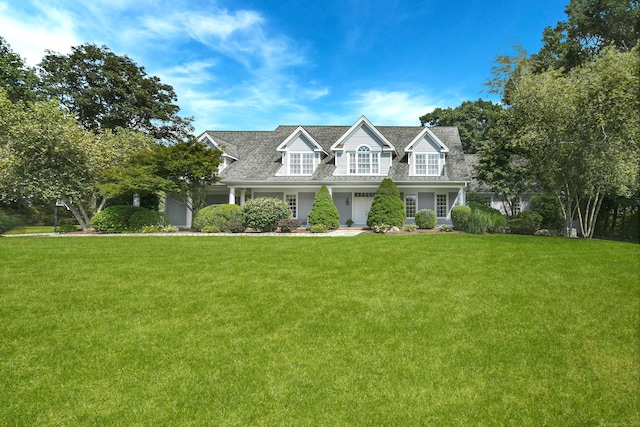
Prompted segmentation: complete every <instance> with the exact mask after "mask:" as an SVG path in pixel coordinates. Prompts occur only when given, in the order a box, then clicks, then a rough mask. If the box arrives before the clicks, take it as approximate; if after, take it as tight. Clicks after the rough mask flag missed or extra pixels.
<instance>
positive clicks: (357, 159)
mask: <svg viewBox="0 0 640 427" xmlns="http://www.w3.org/2000/svg"><path fill="white" fill-rule="evenodd" d="M379 159H380V157H379V153H377V152H375V151H371V149H370V148H369V147H367V146H366V145H362V146H360V147H358V151H357V152H353V151H352V152H350V153H349V163H350V165H349V173H353V174H359V175H371V174H377V173H379V170H380V166H379Z"/></svg>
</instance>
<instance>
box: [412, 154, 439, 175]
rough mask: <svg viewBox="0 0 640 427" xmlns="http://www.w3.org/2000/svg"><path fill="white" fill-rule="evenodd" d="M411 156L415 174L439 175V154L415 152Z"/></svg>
mask: <svg viewBox="0 0 640 427" xmlns="http://www.w3.org/2000/svg"><path fill="white" fill-rule="evenodd" d="M413 158H414V169H413V170H414V173H415V174H416V175H440V169H441V164H440V154H425V153H416V154H414V155H413Z"/></svg>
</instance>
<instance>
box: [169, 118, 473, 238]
mask: <svg viewBox="0 0 640 427" xmlns="http://www.w3.org/2000/svg"><path fill="white" fill-rule="evenodd" d="M198 139H199V140H201V141H204V142H206V143H207V144H208V145H209V146H210V147H212V148H218V149H220V150H221V151H222V153H223V154H222V160H223V162H222V163H221V165H220V167H219V171H218V173H219V174H220V176H221V180H220V182H219V183H217V184H216V185H214V186H212V187H211V189H210V192H209V194H208V196H207V202H208V203H209V204H214V203H235V204H239V205H243V204H244V202H245V201H246V200H247V199H249V198H258V197H276V198H279V199H282V200H283V201H285V202H286V203H287V204H288V205H289V207H290V209H291V215H292V217H294V218H298V219H300V220H301V221H302V222H303V224H304V223H306V221H307V218H308V215H309V211H310V210H311V207H312V206H313V201H314V198H315V194H316V192H318V190H319V189H320V187H321V186H322V185H326V186H327V188H328V189H329V192H330V193H331V194H332V197H333V202H334V204H335V205H336V207H337V208H338V211H339V213H340V223H341V224H345V223H346V222H347V220H349V219H350V220H351V221H353V223H354V224H355V225H356V226H362V225H364V224H366V220H367V214H368V212H369V209H370V207H371V203H372V202H373V197H374V194H375V192H376V190H377V188H378V185H379V184H380V182H381V181H382V180H383V179H384V178H387V177H388V178H391V179H392V180H393V182H394V183H395V184H396V186H397V187H398V190H399V191H400V195H401V197H402V199H403V201H404V204H405V209H406V214H407V218H408V220H407V222H408V223H410V222H412V221H413V218H414V216H415V213H416V211H418V210H420V209H433V210H434V211H435V212H436V216H437V218H438V224H447V223H450V212H451V208H452V207H453V206H455V205H460V204H465V191H466V189H467V186H468V184H469V182H470V180H471V177H470V174H469V171H468V168H467V166H466V162H465V156H464V153H463V151H462V144H461V142H460V136H459V134H458V129H457V128H456V127H432V128H429V127H421V126H374V125H373V124H372V123H371V122H370V121H369V120H367V118H366V117H364V116H362V117H361V118H360V119H358V121H356V123H355V124H354V125H353V126H279V127H278V128H276V129H275V130H273V131H206V132H204V133H203V134H202V135H200V136H199V137H198ZM187 205H188V201H187V200H184V199H180V198H178V197H175V196H170V197H168V198H167V200H166V212H167V214H168V215H169V217H170V218H171V221H172V224H174V225H177V226H181V227H190V226H191V220H192V218H191V213H190V210H189V209H187Z"/></svg>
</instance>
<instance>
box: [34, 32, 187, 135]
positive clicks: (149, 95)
mask: <svg viewBox="0 0 640 427" xmlns="http://www.w3.org/2000/svg"><path fill="white" fill-rule="evenodd" d="M39 70H40V75H41V78H42V90H43V92H45V93H46V94H47V95H49V96H50V97H52V98H56V99H57V100H58V101H60V103H61V104H63V105H64V106H65V107H66V108H68V109H69V111H71V112H72V114H74V115H75V116H77V118H78V120H79V121H80V123H82V126H83V127H84V128H85V129H86V130H90V131H93V132H99V131H101V130H104V129H116V128H118V127H121V128H125V129H135V130H139V131H142V132H144V133H145V134H147V135H150V136H152V137H153V138H154V139H156V140H162V141H164V140H169V141H176V142H177V141H181V140H182V139H183V138H185V137H186V136H187V135H188V134H189V133H191V131H192V127H191V124H190V122H191V119H183V118H181V117H179V116H178V112H179V110H180V108H179V107H178V105H177V104H176V101H177V96H176V94H175V92H174V90H173V88H172V87H171V86H170V85H167V84H163V83H161V82H160V79H159V78H158V77H155V76H148V75H147V73H146V72H145V70H144V68H143V67H139V66H138V65H137V64H136V63H135V62H133V60H132V59H131V58H129V57H128V56H119V55H116V54H115V53H113V52H112V51H111V50H110V49H109V48H107V47H106V46H101V47H99V46H96V45H93V44H84V45H81V46H75V47H73V48H72V49H71V53H70V54H68V55H62V54H57V53H54V52H52V51H47V54H46V55H45V57H44V59H43V60H42V62H41V63H40V68H39Z"/></svg>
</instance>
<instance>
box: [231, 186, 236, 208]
mask: <svg viewBox="0 0 640 427" xmlns="http://www.w3.org/2000/svg"><path fill="white" fill-rule="evenodd" d="M229 204H230V205H235V204H236V187H229Z"/></svg>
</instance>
